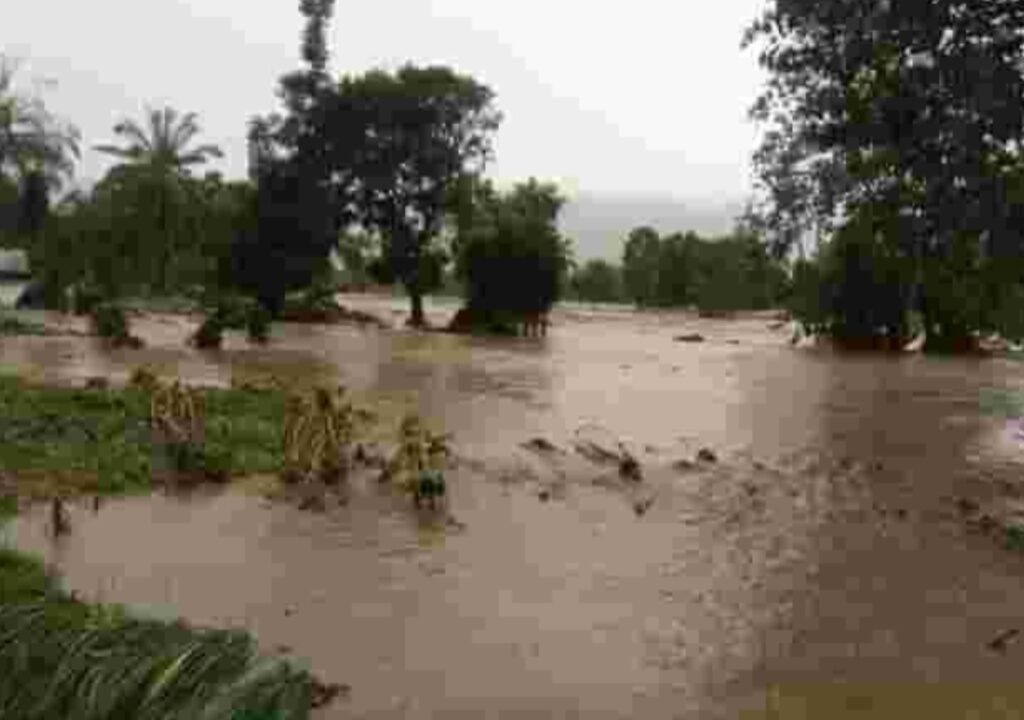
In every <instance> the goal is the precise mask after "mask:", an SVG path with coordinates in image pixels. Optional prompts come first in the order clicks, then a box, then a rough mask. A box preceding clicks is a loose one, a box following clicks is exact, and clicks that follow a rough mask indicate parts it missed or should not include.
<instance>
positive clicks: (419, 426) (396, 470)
mask: <svg viewBox="0 0 1024 720" xmlns="http://www.w3.org/2000/svg"><path fill="white" fill-rule="evenodd" d="M449 440H450V438H449V436H448V435H445V434H438V433H433V432H431V431H430V430H428V429H427V428H426V427H425V426H424V425H423V422H422V421H421V420H420V418H419V417H418V416H417V415H412V414H410V415H407V416H406V417H405V418H404V419H403V420H402V423H401V425H400V426H399V430H398V448H397V449H396V451H395V454H394V455H393V456H392V458H391V460H390V462H388V464H387V466H386V467H385V469H384V472H383V473H382V475H381V480H382V481H383V482H389V481H390V482H394V483H396V484H397V485H398V486H399V487H400V488H401V489H402V490H404V491H405V492H407V493H409V494H411V495H412V498H413V502H414V503H415V504H416V507H420V506H421V505H422V504H423V502H424V501H425V502H426V503H427V504H428V505H429V506H430V507H431V508H433V507H435V506H436V504H437V501H438V500H440V501H443V500H444V499H445V498H446V497H447V495H448V488H447V483H446V482H445V477H444V468H445V465H446V463H447V460H448V458H449V457H450V456H451V450H450V448H449Z"/></svg>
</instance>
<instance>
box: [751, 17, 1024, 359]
mask: <svg viewBox="0 0 1024 720" xmlns="http://www.w3.org/2000/svg"><path fill="white" fill-rule="evenodd" d="M746 43H747V44H755V43H756V44H758V45H759V47H760V55H759V60H760V64H761V66H762V67H763V68H764V69H765V70H766V71H767V72H768V75H769V80H768V83H767V88H766V90H765V92H764V94H763V95H762V97H761V98H760V99H759V100H758V102H757V104H756V105H755V107H754V108H753V115H754V117H755V118H756V119H758V120H760V121H761V122H763V123H765V124H766V128H765V130H766V132H765V133H764V142H763V144H762V146H761V148H760V149H759V150H758V152H757V153H756V154H755V157H754V160H755V165H756V169H757V175H758V180H759V186H760V188H759V189H760V195H761V197H760V202H759V203H758V205H757V206H756V207H754V208H753V211H752V212H751V220H752V221H753V225H754V227H756V228H757V229H758V230H759V231H761V232H763V233H764V234H765V236H766V238H767V239H768V240H769V242H770V243H771V245H772V246H773V249H774V250H775V252H776V255H777V256H780V257H781V256H784V255H787V254H790V253H795V254H797V255H799V256H800V257H801V260H802V262H803V263H804V267H803V268H802V269H801V276H802V277H801V279H800V284H801V286H802V287H801V289H800V292H798V293H797V295H798V297H799V302H798V303H797V304H796V305H794V310H795V311H797V313H798V317H799V318H800V319H801V320H804V321H805V324H806V325H807V326H808V328H809V329H810V330H812V331H813V332H816V333H820V334H827V335H830V336H831V337H833V338H834V339H835V340H837V341H839V342H840V343H843V344H850V345H854V346H861V347H894V346H899V345H900V344H902V343H903V342H904V340H905V339H906V338H907V336H908V335H910V334H911V333H912V332H913V324H914V321H915V319H916V320H919V322H920V324H921V327H922V329H923V331H924V332H925V334H926V344H925V349H926V350H935V351H963V350H973V349H975V346H976V344H977V336H978V334H979V333H988V332H996V333H999V334H1001V335H1003V336H1004V337H1007V338H1010V339H1018V338H1021V337H1024V323H1022V321H1021V309H1020V308H1021V303H1020V300H1021V297H1022V295H1024V245H1022V244H1021V241H1020V238H1021V237H1022V236H1024V234H1022V230H1024V213H1022V212H1021V207H1022V204H1021V198H1022V197H1024V194H1022V193H1024V157H1022V155H1021V148H1020V128H1021V127H1022V126H1024V72H1022V70H1021V66H1020V62H1019V58H1020V57H1021V55H1022V54H1024V8H1022V7H1021V6H1020V5H1019V4H1018V3H1009V2H1006V3H981V2H979V3H966V4H965V3H960V2H953V1H952V0H942V1H940V2H934V3H925V4H921V3H897V2H891V3H884V4H883V3H841V2H810V1H807V0H798V1H789V0H775V1H774V2H771V3H769V4H768V6H767V8H766V9H765V10H764V13H763V15H762V16H761V18H760V19H759V20H758V21H757V22H755V23H754V24H753V26H752V27H751V28H750V29H749V31H748V33H747V38H746ZM808 241H812V242H810V243H809V242H808ZM815 284H817V285H818V288H817V290H815V289H814V287H813V286H814V285H815Z"/></svg>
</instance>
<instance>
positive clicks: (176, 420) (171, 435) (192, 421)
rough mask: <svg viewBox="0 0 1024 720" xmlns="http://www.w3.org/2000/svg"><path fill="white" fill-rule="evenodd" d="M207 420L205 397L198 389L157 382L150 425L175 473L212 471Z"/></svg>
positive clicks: (151, 407)
mask: <svg viewBox="0 0 1024 720" xmlns="http://www.w3.org/2000/svg"><path fill="white" fill-rule="evenodd" d="M205 419H206V413H205V407H204V404H203V396H202V394H201V393H200V392H199V391H198V390H196V389H194V388H189V387H186V386H183V385H182V384H181V383H180V382H179V381H177V380H175V381H174V382H173V383H171V384H170V385H165V384H162V383H160V382H159V381H157V383H156V386H155V387H154V389H153V391H152V397H151V399H150V422H151V424H152V428H153V430H154V431H155V432H156V434H157V437H158V439H159V441H160V443H161V444H162V445H163V446H164V447H165V448H166V450H167V452H168V455H169V458H170V461H171V466H172V467H173V468H174V470H175V471H177V472H181V473H195V472H206V471H207V470H208V466H207V458H206V453H205V430H206V428H205Z"/></svg>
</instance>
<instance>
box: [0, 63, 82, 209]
mask: <svg viewBox="0 0 1024 720" xmlns="http://www.w3.org/2000/svg"><path fill="white" fill-rule="evenodd" d="M16 74H17V64H16V63H14V62H13V61H11V60H10V59H8V58H6V57H4V56H3V55H0V179H2V178H6V179H7V181H8V182H11V181H13V182H14V183H20V182H22V180H23V179H24V178H25V176H27V175H28V174H29V173H33V172H35V173H40V174H41V175H42V177H43V179H44V180H45V182H46V185H47V187H48V188H51V189H60V187H61V186H62V185H63V184H64V183H65V182H66V181H67V180H69V179H70V178H71V176H72V174H73V171H74V163H75V160H76V159H77V158H78V154H79V139H80V134H79V132H78V130H77V128H75V127H74V126H73V125H71V124H69V123H66V122H64V121H62V120H60V119H59V118H57V117H56V116H55V115H54V114H53V113H51V112H50V111H49V110H48V109H47V107H46V105H45V103H44V102H43V101H42V99H41V98H39V97H37V96H32V95H29V94H27V93H24V92H21V91H19V90H18V88H17V87H16V86H15V77H16Z"/></svg>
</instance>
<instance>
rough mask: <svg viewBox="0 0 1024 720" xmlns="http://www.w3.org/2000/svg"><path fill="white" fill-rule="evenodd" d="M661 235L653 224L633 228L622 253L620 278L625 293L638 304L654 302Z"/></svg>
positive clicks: (644, 304) (655, 299) (641, 305)
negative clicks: (651, 226)
mask: <svg viewBox="0 0 1024 720" xmlns="http://www.w3.org/2000/svg"><path fill="white" fill-rule="evenodd" d="M660 255H661V238H660V237H659V236H658V233H657V231H656V230H654V229H653V228H649V227H640V228H637V229H635V230H633V231H632V232H631V233H630V234H629V238H628V239H627V240H626V246H625V248H624V249H623V253H622V282H623V285H624V287H625V291H626V293H627V294H628V295H629V297H630V298H631V299H632V300H633V302H635V303H636V304H637V305H639V306H640V307H646V306H650V305H654V304H655V303H656V301H657V293H658V263H659V261H660Z"/></svg>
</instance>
